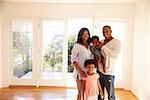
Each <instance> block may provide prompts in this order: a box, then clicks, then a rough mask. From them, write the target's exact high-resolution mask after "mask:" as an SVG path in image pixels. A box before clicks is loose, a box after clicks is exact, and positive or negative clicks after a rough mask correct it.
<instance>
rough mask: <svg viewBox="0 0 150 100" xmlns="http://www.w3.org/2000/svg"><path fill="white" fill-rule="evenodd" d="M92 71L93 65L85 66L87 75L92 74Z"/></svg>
mask: <svg viewBox="0 0 150 100" xmlns="http://www.w3.org/2000/svg"><path fill="white" fill-rule="evenodd" d="M94 69H95V65H94V64H89V65H87V73H88V74H93V72H94Z"/></svg>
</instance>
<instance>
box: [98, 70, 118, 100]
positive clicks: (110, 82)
mask: <svg viewBox="0 0 150 100" xmlns="http://www.w3.org/2000/svg"><path fill="white" fill-rule="evenodd" d="M97 73H98V74H99V75H100V78H99V81H100V84H101V87H102V91H103V93H104V88H105V87H106V90H107V93H108V100H116V98H115V91H114V79H115V76H112V75H104V74H103V73H101V72H100V71H98V70H97ZM98 100H102V99H101V96H100V94H99V95H98Z"/></svg>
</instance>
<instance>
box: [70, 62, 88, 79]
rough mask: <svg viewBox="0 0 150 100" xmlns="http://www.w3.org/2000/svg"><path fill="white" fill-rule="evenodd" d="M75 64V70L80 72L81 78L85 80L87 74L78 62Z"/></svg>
mask: <svg viewBox="0 0 150 100" xmlns="http://www.w3.org/2000/svg"><path fill="white" fill-rule="evenodd" d="M73 64H74V66H75V68H76V69H77V71H78V72H79V74H80V75H81V77H82V78H85V77H86V74H85V72H84V71H82V70H81V68H80V66H79V64H78V63H77V62H76V61H74V62H73Z"/></svg>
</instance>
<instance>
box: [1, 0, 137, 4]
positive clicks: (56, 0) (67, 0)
mask: <svg viewBox="0 0 150 100" xmlns="http://www.w3.org/2000/svg"><path fill="white" fill-rule="evenodd" d="M0 1H1V2H48V3H135V2H137V1H139V0H0Z"/></svg>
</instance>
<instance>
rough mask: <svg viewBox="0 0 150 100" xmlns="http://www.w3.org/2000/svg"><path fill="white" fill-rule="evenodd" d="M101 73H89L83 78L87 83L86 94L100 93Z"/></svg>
mask: <svg viewBox="0 0 150 100" xmlns="http://www.w3.org/2000/svg"><path fill="white" fill-rule="evenodd" d="M98 78H99V75H98V74H95V73H94V74H93V75H87V77H86V78H82V79H83V80H85V81H86V83H85V94H86V96H95V95H98V93H99V89H98V84H97V81H98Z"/></svg>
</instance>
